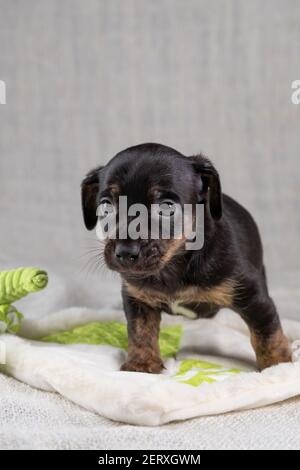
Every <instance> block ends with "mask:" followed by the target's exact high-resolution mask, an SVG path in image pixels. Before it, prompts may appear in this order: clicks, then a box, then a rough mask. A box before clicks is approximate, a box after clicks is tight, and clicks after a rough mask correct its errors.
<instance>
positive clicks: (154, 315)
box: [82, 143, 291, 373]
mask: <svg viewBox="0 0 300 470" xmlns="http://www.w3.org/2000/svg"><path fill="white" fill-rule="evenodd" d="M122 195H123V196H124V195H125V196H127V199H128V205H131V204H135V203H142V204H144V205H145V206H146V207H150V206H151V205H153V204H155V205H156V207H157V206H158V207H166V205H167V208H169V209H170V211H169V213H168V217H169V218H172V217H174V211H173V207H174V208H175V207H178V206H179V207H182V208H183V207H184V205H185V204H189V205H191V206H192V207H195V205H196V204H202V205H203V208H204V216H203V223H204V233H205V236H204V244H203V246H202V248H201V249H197V250H191V249H187V248H186V237H185V236H181V237H170V239H164V238H163V237H161V236H159V237H158V238H156V239H151V238H150V237H148V239H145V238H144V239H142V238H140V239H135V240H133V239H131V238H127V239H121V237H118V236H116V237H115V238H110V237H107V238H106V241H105V248H104V258H105V261H106V264H107V266H108V267H109V268H110V269H112V270H115V271H118V272H119V273H120V274H121V277H122V280H123V287H122V296H123V303H124V310H125V314H126V318H127V323H128V358H127V361H126V362H125V363H124V364H123V365H122V368H121V370H124V371H136V372H148V373H159V372H161V370H162V369H163V362H162V360H161V357H160V351H159V344H158V337H159V328H160V320H161V312H166V313H169V314H174V313H175V314H176V313H179V314H186V315H187V316H189V317H197V318H199V317H201V318H202V317H205V318H209V317H212V316H214V315H215V314H216V313H217V312H218V311H219V310H220V309H221V308H223V307H229V308H231V309H232V310H234V311H235V312H236V313H238V314H239V315H240V316H241V317H242V318H243V320H244V321H245V322H246V324H247V325H248V327H249V330H250V335H251V344H252V346H253V348H254V351H255V354H256V359H257V365H258V368H259V369H260V370H262V369H264V368H266V367H269V366H272V365H274V364H278V363H280V362H288V361H290V360H291V352H290V348H289V344H288V341H287V339H286V337H285V336H284V334H283V332H282V328H281V324H280V319H279V317H278V313H277V311H276V307H275V305H274V303H273V301H272V299H271V298H270V296H269V293H268V288H267V281H266V275H265V269H264V265H263V250H262V245H261V240H260V236H259V232H258V229H257V226H256V224H255V222H254V220H253V219H252V217H251V215H250V214H249V212H247V211H246V209H244V208H243V207H242V206H241V205H240V204H238V203H237V202H236V201H234V200H233V199H231V198H230V197H229V196H226V195H225V194H222V191H221V184H220V178H219V175H218V172H217V170H216V169H215V167H214V166H213V165H212V163H211V162H210V161H209V160H208V159H207V158H205V157H204V156H202V155H197V156H192V157H186V156H184V155H182V154H180V153H179V152H177V151H176V150H174V149H172V148H170V147H166V146H163V145H159V144H153V143H151V144H150V143H149V144H142V145H138V146H135V147H131V148H129V149H126V150H124V151H122V152H120V153H118V154H117V155H116V156H115V157H114V158H113V159H112V160H111V161H110V162H109V163H108V164H107V165H106V166H104V167H98V168H96V169H95V170H92V171H91V172H90V173H88V175H87V176H86V177H85V179H84V180H83V182H82V208H83V216H84V222H85V225H86V227H87V229H88V230H92V229H93V228H94V227H95V226H96V224H97V220H98V217H97V209H98V208H100V209H102V213H106V214H107V213H113V212H115V213H116V212H118V201H119V198H120V196H122ZM100 212H101V211H100ZM162 213H163V211H162ZM193 214H194V215H193V219H194V218H195V212H193ZM160 215H161V214H160ZM129 219H130V217H129V216H128V220H129ZM118 233H119V232H118Z"/></svg>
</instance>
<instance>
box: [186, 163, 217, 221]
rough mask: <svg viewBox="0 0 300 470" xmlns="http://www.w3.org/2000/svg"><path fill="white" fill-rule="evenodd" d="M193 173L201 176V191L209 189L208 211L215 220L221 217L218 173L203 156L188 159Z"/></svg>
mask: <svg viewBox="0 0 300 470" xmlns="http://www.w3.org/2000/svg"><path fill="white" fill-rule="evenodd" d="M190 158H191V161H192V164H193V167H194V170H195V172H196V173H197V174H198V175H199V176H201V179H202V182H203V190H204V191H208V189H209V191H208V192H209V196H208V197H209V209H210V213H211V215H212V217H213V219H215V220H219V219H220V218H221V217H222V189H221V183H220V177H219V173H218V172H217V170H216V169H215V167H214V166H213V164H212V163H211V161H210V160H209V159H208V158H206V157H204V156H203V155H196V156H194V157H190Z"/></svg>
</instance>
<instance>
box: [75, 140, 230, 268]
mask: <svg viewBox="0 0 300 470" xmlns="http://www.w3.org/2000/svg"><path fill="white" fill-rule="evenodd" d="M121 196H126V202H127V208H130V207H133V205H135V204H142V205H143V207H146V208H147V209H148V212H147V214H148V222H149V224H147V233H148V236H147V237H145V236H143V237H136V236H134V237H133V236H130V230H128V227H129V226H130V223H131V222H134V220H133V219H134V217H133V216H132V215H130V211H128V212H126V220H125V222H126V224H124V216H123V217H122V218H121V216H120V201H121V199H122V197H121ZM123 199H124V198H123ZM197 203H204V204H205V207H206V213H207V215H208V217H209V218H210V219H212V220H219V219H220V218H221V216H222V194H221V187H220V181H219V176H218V173H217V171H216V170H215V168H214V167H213V165H212V164H211V162H210V161H209V160H208V159H207V158H205V157H203V156H201V155H198V156H194V157H185V156H184V155H182V154H180V153H179V152H177V151H176V150H174V149H172V148H170V147H165V146H163V145H159V144H142V145H138V146H135V147H131V148H129V149H126V150H124V151H122V152H120V153H118V154H117V155H116V156H115V157H114V158H113V159H112V160H110V162H109V163H108V164H107V165H106V166H104V167H98V168H96V169H95V170H92V171H90V172H89V173H88V175H87V176H86V177H85V179H84V180H83V182H82V209H83V217H84V222H85V225H86V228H87V229H88V230H92V229H93V228H94V227H95V226H96V224H97V221H98V220H99V219H101V217H102V218H103V217H104V216H105V217H108V219H107V220H109V217H112V216H113V217H114V219H115V221H116V231H115V235H114V237H109V236H107V237H106V239H105V248H104V257H105V261H106V263H107V265H108V267H109V268H110V269H113V270H115V271H119V272H120V273H126V272H127V273H132V274H136V275H141V276H142V275H148V274H154V273H157V272H159V271H160V270H161V269H162V268H163V267H164V266H165V265H166V264H168V263H169V262H170V261H171V260H172V259H173V257H174V256H177V255H178V254H179V253H182V252H184V244H185V236H184V235H182V236H181V237H178V236H175V235H174V233H175V231H174V225H175V224H176V211H177V210H178V209H180V208H181V209H182V210H183V208H184V205H185V204H189V205H191V207H193V206H195V205H196V204H197ZM153 208H154V209H155V210H153ZM154 219H156V222H157V221H158V225H159V223H160V222H162V220H166V219H168V220H169V222H170V227H171V231H170V237H169V238H167V239H166V238H165V237H162V236H161V226H160V225H159V227H160V230H159V234H158V236H155V237H153V236H151V235H153V233H152V232H151V229H150V227H151V223H152V222H153V220H154ZM144 221H145V219H144ZM159 221H160V222H159ZM143 224H144V226H143V227H142V229H143V230H142V231H143V233H144V234H145V223H144V222H143ZM125 225H126V229H125V236H124V226H125ZM139 228H140V229H141V227H139ZM121 232H122V234H121Z"/></svg>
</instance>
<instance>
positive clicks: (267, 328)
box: [234, 276, 291, 370]
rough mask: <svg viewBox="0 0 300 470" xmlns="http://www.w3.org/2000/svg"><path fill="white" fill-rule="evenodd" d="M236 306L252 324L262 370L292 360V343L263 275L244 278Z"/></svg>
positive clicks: (235, 302) (253, 340) (250, 328)
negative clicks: (249, 278) (285, 331)
mask: <svg viewBox="0 0 300 470" xmlns="http://www.w3.org/2000/svg"><path fill="white" fill-rule="evenodd" d="M234 309H235V310H236V311H237V312H238V313H239V314H240V315H241V317H242V318H243V319H244V321H245V322H246V323H247V325H248V327H249V330H250V335H251V344H252V346H253V348H254V351H255V354H256V360H257V365H258V368H259V369H260V370H262V369H265V368H267V367H270V366H273V365H276V364H279V363H281V362H290V361H291V350H290V345H289V342H288V340H287V338H286V336H285V335H284V333H283V331H282V327H281V323H280V319H279V316H278V313H277V310H276V307H275V305H274V302H273V300H272V299H271V297H270V296H269V294H268V290H267V287H266V284H265V279H264V277H263V276H262V277H260V276H259V277H258V278H257V279H256V278H254V279H251V280H246V281H245V280H243V281H242V284H241V287H240V289H239V292H237V294H236V296H235V299H234Z"/></svg>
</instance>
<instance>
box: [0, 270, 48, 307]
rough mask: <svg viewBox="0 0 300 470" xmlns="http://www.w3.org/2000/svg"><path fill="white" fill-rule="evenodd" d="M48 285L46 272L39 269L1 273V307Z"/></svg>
mask: <svg viewBox="0 0 300 470" xmlns="http://www.w3.org/2000/svg"><path fill="white" fill-rule="evenodd" d="M47 283H48V275H47V273H46V271H42V270H41V269H38V268H31V267H30V268H18V269H12V270H11V271H0V305H5V304H11V303H13V302H15V301H16V300H19V299H21V298H22V297H25V295H27V294H29V293H30V292H37V291H39V290H41V289H43V288H44V287H46V285H47Z"/></svg>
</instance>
